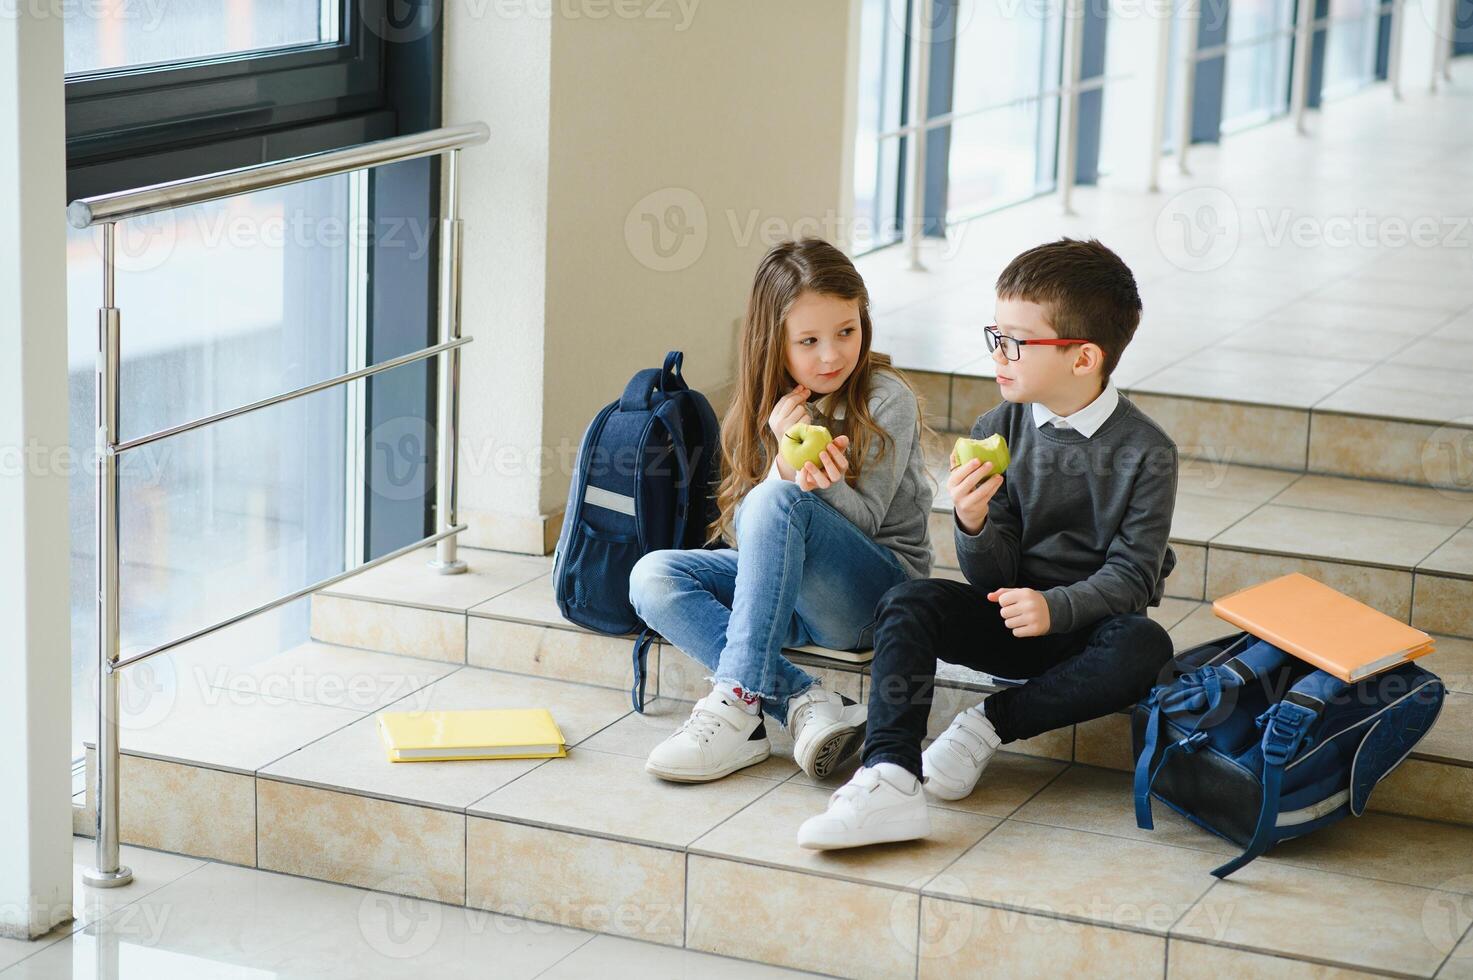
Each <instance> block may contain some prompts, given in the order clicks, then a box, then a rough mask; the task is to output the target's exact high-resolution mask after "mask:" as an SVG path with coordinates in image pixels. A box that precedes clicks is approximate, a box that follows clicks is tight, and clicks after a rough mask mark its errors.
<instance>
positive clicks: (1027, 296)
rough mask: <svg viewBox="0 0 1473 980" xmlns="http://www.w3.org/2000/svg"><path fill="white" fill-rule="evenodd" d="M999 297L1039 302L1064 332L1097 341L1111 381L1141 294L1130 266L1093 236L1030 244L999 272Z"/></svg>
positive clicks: (1105, 374) (1061, 333)
mask: <svg viewBox="0 0 1473 980" xmlns="http://www.w3.org/2000/svg"><path fill="white" fill-rule="evenodd" d="M997 296H998V298H999V299H1021V300H1027V301H1029V302H1031V303H1038V304H1039V305H1041V306H1043V307H1045V308H1046V310H1047V312H1046V314H1045V315H1046V316H1047V317H1048V321H1049V324H1050V325H1051V326H1052V327H1053V328H1054V330H1055V331H1056V332H1057V333H1058V335H1059V336H1060V337H1071V338H1076V339H1081V340H1088V341H1090V342H1091V343H1094V344H1097V345H1099V348H1100V349H1101V350H1102V351H1104V352H1105V363H1104V371H1103V378H1102V380H1109V377H1110V374H1111V373H1112V372H1113V371H1114V370H1115V365H1116V364H1118V363H1120V355H1121V354H1123V353H1124V352H1125V347H1126V345H1127V344H1129V343H1130V339H1131V338H1132V337H1134V336H1135V328H1136V327H1138V326H1140V322H1141V294H1140V292H1139V291H1137V289H1136V287H1135V276H1133V275H1132V274H1131V272H1130V267H1129V266H1127V265H1126V264H1125V263H1124V262H1123V261H1122V260H1121V258H1120V256H1118V255H1116V254H1115V253H1114V252H1112V251H1110V250H1109V249H1108V248H1106V247H1105V246H1104V245H1102V244H1100V242H1099V240H1098V239H1094V238H1091V239H1090V240H1089V241H1079V240H1077V239H1074V238H1061V239H1059V240H1058V241H1056V242H1048V243H1047V244H1045V245H1038V246H1035V247H1033V248H1030V249H1029V250H1028V251H1026V252H1024V253H1022V254H1021V255H1019V256H1018V257H1017V258H1015V259H1013V261H1011V262H1009V263H1008V266H1007V268H1006V269H1003V270H1002V275H1000V276H998V277H997ZM1064 349H1065V350H1067V349H1068V348H1064Z"/></svg>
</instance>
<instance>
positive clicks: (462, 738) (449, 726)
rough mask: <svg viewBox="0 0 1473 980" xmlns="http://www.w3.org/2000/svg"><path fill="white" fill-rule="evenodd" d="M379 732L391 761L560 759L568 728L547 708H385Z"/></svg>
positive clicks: (564, 750) (379, 720)
mask: <svg viewBox="0 0 1473 980" xmlns="http://www.w3.org/2000/svg"><path fill="white" fill-rule="evenodd" d="M378 732H379V737H380V738H382V739H383V740H384V748H386V749H387V750H388V753H389V761H390V762H449V761H453V760H458V759H558V758H562V757H563V756H565V755H567V754H568V753H567V750H566V749H565V748H564V747H563V733H562V731H560V730H559V729H558V727H557V722H555V721H553V720H552V715H551V714H550V713H549V712H548V711H547V709H546V708H497V709H486V710H476V711H386V712H384V713H383V714H381V715H379V716H378Z"/></svg>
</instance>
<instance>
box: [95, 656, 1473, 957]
mask: <svg viewBox="0 0 1473 980" xmlns="http://www.w3.org/2000/svg"><path fill="white" fill-rule="evenodd" d="M184 653H185V656H184V657H183V658H182V659H183V660H185V661H187V662H186V663H185V664H183V667H184V669H181V670H179V671H177V672H176V673H175V674H174V675H173V676H174V678H175V680H176V682H177V683H176V687H177V689H176V690H175V692H174V695H173V697H174V702H175V704H177V705H181V706H189V707H188V710H186V711H170V712H166V713H164V714H162V715H160V716H158V717H153V716H150V715H148V714H147V710H148V709H147V706H146V705H144V706H137V707H134V708H128V709H125V711H126V712H127V715H126V717H125V721H124V726H123V730H124V736H123V745H124V758H123V762H124V764H123V771H122V779H121V782H120V787H121V794H122V801H121V802H122V814H123V827H122V836H123V840H124V841H125V842H127V843H140V844H144V845H146V846H149V847H154V848H158V849H162V850H170V851H177V852H181V853H186V854H191V855H196V856H200V857H209V858H214V859H218V860H223V861H228V862H235V863H239V864H245V865H250V866H254V867H259V868H262V869H267V870H272V871H278V872H284V873H288V874H294V875H302V876H306V877H310V878H316V879H321V880H326V881H335V882H341V883H346V884H351V885H356V886H360V887H364V888H369V889H373V890H376V891H383V892H391V893H395V894H400V895H407V896H412V897H414V898H416V899H422V900H433V901H436V902H442V903H446V904H448V905H451V906H461V905H463V906H466V907H468V908H471V909H484V910H490V911H494V912H498V913H503V914H508V915H513V916H519V917H523V918H530V919H534V920H538V921H546V922H555V923H559V924H563V925H569V926H577V927H579V928H584V929H592V930H596V931H601V932H607V933H611V934H616V935H621V936H629V937H634V938H637V939H642V940H646V941H648V942H651V943H658V944H664V945H668V946H684V947H687V948H691V949H698V950H703V951H708V952H715V953H722V954H725V955H729V956H736V957H740V958H744V959H749V960H756V961H761V962H765V963H771V964H776V965H781V966H788V967H794V968H800V969H807V970H813V971H816V972H822V973H827V974H832V975H836V976H863V977H905V978H909V977H917V976H918V977H926V978H931V977H957V976H976V975H981V974H982V973H983V972H990V971H993V970H996V969H998V968H1000V967H1005V968H1006V969H1008V970H1010V971H1012V972H1014V973H1017V974H1019V975H1033V976H1036V975H1071V974H1076V973H1081V972H1085V971H1088V972H1090V973H1093V972H1096V970H1097V969H1099V968H1100V967H1101V966H1102V964H1105V963H1108V964H1109V965H1110V966H1109V968H1110V970H1111V972H1113V973H1117V974H1119V975H1128V976H1139V975H1152V974H1154V975H1161V974H1162V973H1163V971H1165V970H1166V967H1167V963H1168V962H1169V963H1170V973H1169V975H1171V976H1177V977H1194V976H1203V977H1206V976H1222V975H1240V974H1246V973H1250V972H1253V973H1259V972H1273V973H1275V975H1277V974H1280V973H1292V974H1294V975H1298V974H1301V973H1306V974H1307V973H1310V972H1316V973H1317V972H1321V971H1325V970H1327V969H1334V968H1338V969H1342V970H1360V971H1370V972H1375V973H1392V974H1397V975H1403V976H1429V977H1430V976H1435V975H1441V976H1447V977H1453V976H1461V975H1463V974H1462V973H1461V972H1459V971H1465V970H1466V968H1467V966H1468V964H1469V962H1473V941H1470V940H1467V939H1465V938H1464V936H1465V934H1466V933H1467V931H1468V928H1469V926H1470V923H1473V914H1470V912H1469V909H1468V903H1469V896H1473V878H1470V877H1469V875H1468V874H1467V873H1466V871H1464V870H1460V869H1463V868H1464V867H1465V865H1466V858H1467V855H1469V854H1473V828H1467V827H1459V826H1456V825H1452V824H1447V823H1438V822H1433V821H1426V820H1419V819H1415V818H1411V817H1405V816H1395V815H1389V814H1384V813H1375V814H1368V815H1367V816H1364V817H1361V818H1359V819H1355V820H1347V821H1345V822H1343V823H1342V824H1340V825H1338V826H1336V827H1334V828H1331V829H1329V830H1326V831H1324V832H1321V833H1319V834H1316V835H1314V836H1313V837H1311V838H1308V839H1306V840H1303V841H1296V842H1290V843H1289V844H1286V845H1283V846H1281V847H1279V848H1276V849H1275V850H1274V851H1273V852H1271V853H1270V854H1269V855H1268V856H1266V857H1265V858H1262V859H1260V860H1259V861H1258V862H1256V863H1255V864H1253V865H1251V866H1250V867H1249V868H1247V869H1245V870H1244V871H1242V872H1240V873H1239V874H1238V875H1236V876H1235V877H1234V878H1233V879H1232V880H1230V881H1228V882H1217V881H1216V880H1215V879H1213V878H1212V877H1211V876H1210V875H1209V874H1208V870H1209V869H1210V868H1212V867H1213V866H1215V865H1216V864H1217V863H1219V862H1220V861H1221V860H1222V857H1223V855H1224V854H1225V853H1226V850H1227V848H1226V846H1225V845H1224V844H1222V842H1220V841H1219V840H1217V839H1216V838H1214V837H1212V836H1211V835H1209V834H1207V833H1205V832H1204V831H1201V830H1199V829H1197V828H1195V827H1194V826H1192V825H1191V824H1189V823H1187V822H1186V821H1184V820H1182V819H1180V818H1177V817H1175V816H1174V815H1172V814H1170V813H1167V812H1162V813H1159V814H1158V828H1157V830H1155V831H1153V832H1149V833H1147V832H1143V831H1139V830H1137V829H1136V828H1135V825H1134V821H1133V819H1132V816H1131V808H1130V805H1129V790H1128V779H1127V777H1126V776H1125V775H1124V774H1123V773H1116V772H1111V771H1109V770H1107V769H1101V768H1095V767H1091V766H1086V765H1081V764H1077V763H1073V762H1070V761H1067V760H1062V759H1049V758H1039V757H1036V756H1029V755H1024V754H1019V753H1015V752H1003V753H999V754H998V755H997V756H996V758H995V759H994V761H993V763H992V765H991V767H990V768H989V770H988V772H987V773H986V774H985V777H984V781H983V783H982V784H981V785H980V787H979V789H978V791H977V792H975V793H974V794H973V795H972V796H971V797H969V798H967V799H966V800H963V801H959V802H957V803H950V804H946V805H945V806H932V808H931V817H932V824H933V832H932V835H931V836H930V837H929V838H928V839H926V840H924V841H919V842H912V843H908V844H896V845H886V846H883V847H875V848H870V849H864V850H860V851H850V852H835V853H816V852H809V851H805V850H803V849H801V848H798V847H796V846H795V845H794V843H793V841H794V835H795V832H796V829H797V826H798V824H799V823H800V822H801V821H802V820H803V819H804V818H805V817H807V816H809V815H811V814H813V813H816V812H818V811H819V810H821V809H822V807H823V806H824V804H825V801H826V798H827V795H828V793H829V791H830V790H831V789H832V788H833V785H834V784H835V783H837V782H839V781H841V780H843V779H845V778H847V775H848V774H847V773H839V774H836V775H835V776H833V777H830V779H829V780H828V781H827V782H826V783H824V784H822V785H819V784H814V783H812V782H810V781H809V780H807V779H806V778H805V777H803V776H802V775H801V773H799V772H798V770H797V768H796V766H794V765H793V763H792V761H791V756H790V750H791V746H790V745H788V744H787V743H786V740H785V738H784V737H783V735H782V733H780V732H775V733H774V734H775V735H776V738H775V739H774V742H775V752H774V755H773V757H772V758H771V759H770V760H768V761H767V762H765V763H763V764H761V765H758V766H755V767H752V768H751V769H748V770H746V771H744V772H742V773H740V774H737V775H734V776H731V777H729V778H727V779H724V780H720V781H718V782H715V783H710V784H704V785H676V784H670V783H665V782H662V781H660V780H657V779H655V778H653V777H651V776H649V775H648V774H646V773H645V772H644V771H643V759H644V756H645V755H646V753H648V751H649V750H650V748H651V747H652V746H653V745H654V744H656V742H657V741H658V740H659V739H661V738H663V737H664V735H665V734H667V733H668V732H669V731H671V730H673V729H674V727H676V725H678V723H679V722H680V720H681V719H682V718H683V717H684V716H685V714H686V712H687V711H688V710H689V703H688V702H686V701H683V700H677V699H672V698H669V697H661V698H658V699H656V700H655V701H654V702H652V704H651V705H650V711H649V712H648V713H647V714H645V715H637V714H634V713H633V712H631V711H630V710H629V706H628V704H627V699H626V696H625V694H624V692H622V691H619V690H613V689H610V688H602V687H597V686H593V685H586V684H577V683H572V682H568V681H560V680H551V679H547V678H542V677H533V676H528V675H525V674H516V673H509V672H505V671H496V670H487V669H483V668H478V667H471V666H459V667H456V666H451V665H447V664H444V663H442V662H439V661H435V660H415V659H412V658H407V657H389V656H385V655H383V654H376V653H369V652H364V651H354V650H349V649H343V648H337V647H329V646H325V645H322V644H308V645H304V646H302V647H299V648H297V649H295V650H292V651H288V652H287V653H285V654H282V655H281V656H280V657H278V658H274V660H273V663H272V664H271V665H270V666H269V667H267V666H266V665H257V667H255V668H253V669H252V670H251V671H249V672H248V673H247V675H246V676H247V677H248V678H249V680H248V681H246V680H240V681H239V682H236V679H235V678H234V677H233V675H232V673H231V671H230V669H229V667H228V660H229V651H224V653H223V656H224V657H225V661H223V662H224V664H225V667H224V673H223V674H222V673H221V672H220V665H221V663H222V661H221V660H220V659H219V657H220V656H222V654H221V653H220V652H219V651H218V650H217V651H216V653H215V655H214V656H213V658H211V659H212V662H207V661H206V660H205V659H202V658H195V659H194V660H192V661H190V658H189V657H188V655H187V654H188V651H185V652H184ZM197 668H203V669H197ZM661 676H662V680H663V679H664V677H665V676H668V675H667V674H666V672H665V671H662V672H661ZM852 676H853V678H854V681H855V682H857V683H858V684H859V685H860V686H861V687H862V686H863V685H864V683H865V678H864V677H863V676H862V675H852ZM277 678H281V679H283V680H276V679H277ZM329 679H331V683H329ZM288 681H289V683H288ZM216 684H218V685H221V687H215V686H214V685H216ZM222 689H223V690H229V691H232V692H233V696H232V697H224V698H222V697H216V696H214V694H213V693H212V692H217V691H220V690H222ZM265 690H272V691H275V692H277V694H271V695H268V694H265V693H260V692H261V691H265ZM391 690H392V691H393V692H394V693H395V694H396V695H397V698H398V699H397V700H387V699H388V697H389V694H390V692H391ZM341 691H358V692H360V693H359V695H357V696H355V697H354V698H351V699H349V700H348V701H346V702H345V701H344V699H343V697H342V696H341V695H340V694H339V693H337V692H341ZM282 692H287V693H289V694H290V697H284V696H279V695H280V694H281V693H282ZM471 704H475V705H480V706H487V705H489V706H499V705H513V704H517V705H529V704H535V705H542V706H545V707H547V708H549V709H550V710H551V711H552V712H553V714H554V716H555V717H556V718H557V720H558V722H559V724H560V726H561V727H562V729H563V731H564V733H565V735H566V737H567V740H568V742H569V744H570V749H569V753H568V756H567V757H566V758H563V759H552V760H545V761H542V760H525V761H476V762H453V763H415V764H398V765H396V764H392V763H389V762H387V761H386V760H385V758H384V752H383V748H382V746H381V745H380V744H379V743H378V740H377V737H376V734H375V725H376V722H375V718H374V714H375V713H376V712H377V711H378V710H383V709H386V708H394V709H399V708H404V707H408V706H413V707H417V708H454V707H461V706H467V705H471ZM139 711H141V712H142V714H138V713H137V712H139ZM145 722H148V723H147V724H144V723H145ZM144 728H146V729H147V735H146V736H145V735H141V734H140V731H141V730H142V729H144ZM204 733H208V737H202V736H203V735H204ZM1072 741H1073V740H1072V738H1071V742H1072ZM1381 792H1382V790H1380V789H1378V790H1377V794H1376V795H1380V794H1381ZM1373 799H1374V797H1373ZM1371 937H1374V938H1373V939H1372V938H1371ZM1460 942H1461V943H1462V945H1461V946H1460V945H1459V943H1460ZM1439 970H1441V971H1443V972H1442V973H1441V974H1439V972H1438V971H1439Z"/></svg>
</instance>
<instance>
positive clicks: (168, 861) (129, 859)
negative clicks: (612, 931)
mask: <svg viewBox="0 0 1473 980" xmlns="http://www.w3.org/2000/svg"><path fill="white" fill-rule="evenodd" d="M90 847H91V842H90V841H86V840H83V839H81V838H76V839H74V847H73V851H74V857H73V860H74V867H75V868H76V871H77V874H78V879H77V881H76V882H75V884H74V887H73V894H74V899H73V900H74V902H75V903H76V909H77V913H76V916H77V918H76V919H75V920H74V921H73V922H72V923H69V924H68V925H65V926H61V927H59V928H57V929H55V930H53V931H52V932H51V933H48V934H47V935H46V936H43V937H42V938H40V939H38V940H35V941H33V942H21V941H17V940H9V939H0V976H4V977H6V978H7V980H9V978H15V980H21V978H34V980H56V978H59V977H68V978H71V980H205V978H216V977H232V978H241V980H246V978H266V977H314V978H323V980H327V978H342V980H360V978H363V980H367V978H376V977H385V978H387V977H393V978H402V977H411V976H412V977H428V976H435V977H444V978H447V980H448V978H457V977H464V978H478V980H479V978H483V977H488V976H495V977H497V978H503V977H504V978H507V980H516V978H526V980H530V978H533V977H538V978H544V980H553V978H582V977H588V976H593V975H598V976H604V977H621V976H635V975H639V976H692V977H694V976H700V977H711V978H717V980H722V978H725V980H737V978H747V977H754V978H772V980H778V978H783V977H793V978H796V977H803V976H811V975H812V974H805V973H799V972H796V971H792V970H783V969H779V968H777V967H771V966H763V965H761V964H757V963H751V962H748V961H741V960H733V959H728V958H725V957H720V956H713V955H710V954H707V953H700V952H696V951H694V950H687V949H672V948H669V947H661V946H656V945H653V944H650V943H647V942H638V941H635V940H631V939H623V938H619V937H615V936H609V935H598V934H595V933H591V932H585V931H582V930H578V929H570V928H565V927H561V926H555V925H550V924H546V923H542V922H532V921H529V920H525V919H517V918H511V917H508V916H503V915H496V914H493V913H490V912H483V911H479V910H476V909H466V908H461V907H456V906H450V905H441V904H439V903H436V902H431V901H427V900H424V899H415V898H406V897H403V896H398V895H386V894H381V893H377V892H372V891H365V890H363V889H359V888H351V887H348V886H346V885H337V884H330V883H327V882H322V881H312V880H309V879H304V878H297V877H293V876H290V875H282V874H275V873H272V872H268V871H257V870H254V869H251V868H239V867H233V866H231V865H225V864H216V863H214V862H207V861H199V860H195V859H193V858H184V857H179V856H177V855H173V854H166V853H163V852H159V851H150V850H146V849H143V848H138V847H124V848H123V852H122V857H123V861H124V863H125V864H127V865H129V866H130V867H132V868H133V871H134V874H135V876H136V877H135V883H134V884H133V885H131V886H129V887H127V888H122V889H117V890H102V891H99V890H94V889H86V888H84V887H83V886H82V885H81V881H80V873H81V870H82V868H84V867H86V866H87V865H88V864H89V863H90V855H91V850H90Z"/></svg>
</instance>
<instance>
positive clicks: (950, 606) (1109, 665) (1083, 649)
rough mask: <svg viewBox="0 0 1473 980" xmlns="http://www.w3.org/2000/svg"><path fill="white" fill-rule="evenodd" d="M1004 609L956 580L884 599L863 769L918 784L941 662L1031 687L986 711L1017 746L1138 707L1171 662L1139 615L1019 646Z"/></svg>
mask: <svg viewBox="0 0 1473 980" xmlns="http://www.w3.org/2000/svg"><path fill="white" fill-rule="evenodd" d="M998 608H999V607H998V604H997V603H995V602H989V601H988V599H987V592H986V590H980V589H977V588H974V587H973V586H972V585H970V584H968V583H967V582H954V581H951V580H950V579H914V580H912V581H909V582H904V583H902V584H900V585H897V586H895V587H894V588H892V589H891V590H890V591H888V592H886V593H885V595H884V597H883V598H881V599H880V604H879V607H878V610H877V615H878V622H877V624H876V626H875V657H874V662H873V663H872V664H871V665H870V681H871V686H870V696H869V723H868V731H867V733H866V736H865V743H864V764H865V765H868V766H872V765H874V764H875V763H878V762H893V763H895V764H896V765H900V766H904V767H905V768H906V769H908V770H910V771H911V772H912V773H914V774H915V775H916V776H917V777H919V776H920V774H921V740H922V739H924V738H925V736H926V719H927V717H928V716H929V715H930V713H931V695H932V689H933V688H934V686H935V683H936V661H937V660H938V659H940V660H945V661H946V662H947V663H953V664H960V665H962V666H965V667H971V668H973V669H974V670H981V671H985V672H987V673H989V674H993V675H995V676H998V677H1015V678H1029V681H1028V683H1027V684H1025V685H1023V686H1022V687H1015V688H1008V689H1005V690H1002V691H999V692H998V693H996V694H993V695H991V696H989V697H988V698H987V699H986V700H985V701H984V702H983V705H982V707H983V711H984V712H985V713H986V715H987V718H988V720H989V721H991V722H992V725H993V727H994V728H996V729H997V733H998V735H999V736H1001V738H1002V740H1003V741H1004V742H1011V741H1013V740H1015V739H1021V738H1031V737H1033V736H1034V735H1038V734H1041V733H1043V732H1046V731H1050V730H1052V729H1055V728H1062V727H1063V726H1065V725H1072V724H1075V723H1077V722H1082V721H1088V720H1089V719H1091V718H1098V717H1101V716H1102V715H1107V714H1110V713H1111V712H1114V711H1119V710H1120V709H1122V708H1125V707H1128V706H1129V705H1131V704H1134V703H1135V702H1136V701H1139V700H1140V699H1141V698H1142V697H1144V696H1145V695H1146V694H1147V693H1149V692H1150V690H1151V687H1152V685H1154V684H1155V683H1156V682H1157V679H1158V675H1160V673H1161V670H1162V668H1163V667H1164V666H1165V664H1166V663H1167V662H1168V661H1169V660H1170V659H1171V656H1172V643H1171V638H1170V637H1169V636H1167V634H1166V630H1165V629H1164V628H1162V626H1161V624H1159V623H1157V622H1155V621H1154V620H1152V619H1150V618H1149V617H1147V616H1146V615H1144V614H1142V613H1131V614H1128V615H1121V616H1110V617H1107V618H1106V619H1102V620H1100V621H1099V622H1096V623H1091V624H1090V625H1089V626H1088V627H1086V628H1084V629H1081V630H1076V631H1075V632H1072V633H1050V634H1046V635H1044V636H1030V637H1022V638H1020V637H1016V636H1014V635H1013V633H1012V630H1010V629H1008V627H1007V626H1006V625H1004V623H1003V619H1002V616H1001V615H1000V614H999V612H998Z"/></svg>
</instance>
